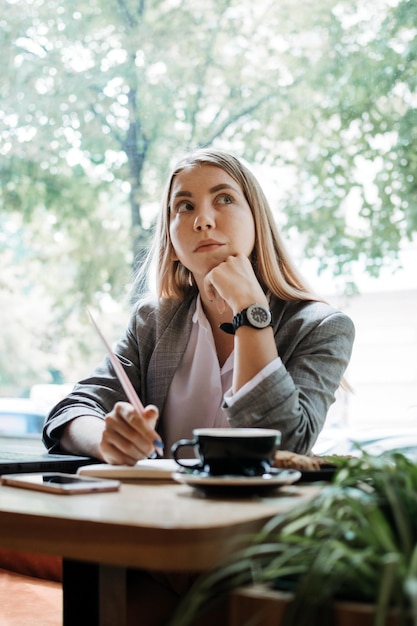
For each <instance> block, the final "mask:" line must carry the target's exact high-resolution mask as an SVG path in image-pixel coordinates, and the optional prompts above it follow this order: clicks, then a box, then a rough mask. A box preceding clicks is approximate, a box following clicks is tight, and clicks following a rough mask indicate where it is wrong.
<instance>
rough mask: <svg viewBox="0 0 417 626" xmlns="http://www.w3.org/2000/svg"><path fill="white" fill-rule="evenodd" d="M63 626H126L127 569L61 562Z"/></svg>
mask: <svg viewBox="0 0 417 626" xmlns="http://www.w3.org/2000/svg"><path fill="white" fill-rule="evenodd" d="M63 592H64V601H63V602H64V605H63V614H64V618H63V623H64V626H84V625H85V626H126V569H125V568H124V567H116V566H112V565H99V564H96V563H84V562H82V561H72V560H70V559H64V561H63Z"/></svg>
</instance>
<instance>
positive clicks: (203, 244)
mask: <svg viewBox="0 0 417 626" xmlns="http://www.w3.org/2000/svg"><path fill="white" fill-rule="evenodd" d="M223 245H224V244H223V243H221V242H220V241H213V240H212V239H207V241H200V243H199V244H198V245H197V247H196V248H195V250H194V252H209V251H210V250H215V249H216V248H219V247H220V246H223Z"/></svg>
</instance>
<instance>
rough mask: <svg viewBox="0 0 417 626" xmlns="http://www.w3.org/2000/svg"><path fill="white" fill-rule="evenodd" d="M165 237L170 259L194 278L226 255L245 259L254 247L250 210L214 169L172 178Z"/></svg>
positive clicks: (234, 186)
mask: <svg viewBox="0 0 417 626" xmlns="http://www.w3.org/2000/svg"><path fill="white" fill-rule="evenodd" d="M169 204H170V221H169V233H170V237H171V242H172V246H173V260H178V261H180V262H181V263H182V265H184V266H185V267H186V268H187V269H188V270H189V271H190V272H191V273H192V274H193V276H194V278H195V280H196V282H197V284H199V281H200V279H202V278H204V277H205V276H206V274H207V273H208V272H209V271H210V270H212V269H213V268H214V267H216V266H217V265H219V263H221V262H222V261H225V260H226V259H227V258H228V257H229V256H234V255H236V254H238V253H241V254H244V255H246V256H247V257H249V256H250V255H251V253H252V250H253V248H254V245H255V224H254V220H253V216H252V211H251V209H250V207H249V205H248V203H247V201H246V199H245V197H244V195H243V192H242V189H241V188H240V186H239V185H238V183H236V181H235V180H234V179H233V178H232V177H231V176H229V174H227V173H226V172H225V171H224V170H222V169H221V168H220V167H216V166H214V165H198V166H192V167H188V168H186V169H184V170H182V171H181V172H180V173H179V174H177V175H176V176H175V178H174V180H173V183H172V188H171V195H170V198H169Z"/></svg>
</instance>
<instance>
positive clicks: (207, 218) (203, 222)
mask: <svg viewBox="0 0 417 626" xmlns="http://www.w3.org/2000/svg"><path fill="white" fill-rule="evenodd" d="M214 226H215V222H214V218H213V216H212V215H211V213H210V211H208V210H203V211H198V212H197V215H196V216H195V219H194V229H195V230H197V231H201V230H208V229H210V228H214Z"/></svg>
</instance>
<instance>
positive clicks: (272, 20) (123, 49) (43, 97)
mask: <svg viewBox="0 0 417 626" xmlns="http://www.w3.org/2000/svg"><path fill="white" fill-rule="evenodd" d="M0 5H1V7H2V12H1V15H2V17H1V18H0V51H1V59H2V64H1V67H0V155H1V160H0V266H1V272H0V298H1V306H0V389H6V388H7V389H12V390H13V391H15V390H16V389H19V390H21V389H24V388H26V387H29V386H30V385H31V384H32V383H33V382H39V381H43V382H48V381H49V380H50V379H51V372H52V371H59V372H61V373H62V375H63V377H64V378H65V379H68V380H72V379H74V378H78V377H79V376H80V370H81V373H82V372H83V371H84V369H85V370H87V368H88V367H90V364H92V363H93V362H95V360H96V359H97V357H98V356H99V352H100V348H99V347H98V345H97V343H96V342H95V341H94V340H92V333H91V328H90V327H89V325H88V322H87V319H86V316H85V305H86V304H88V305H89V306H91V307H93V308H95V309H96V310H98V311H99V312H100V313H102V314H103V317H102V318H101V319H103V318H105V321H104V322H102V324H103V323H104V327H105V330H106V331H108V333H110V336H111V337H113V338H115V337H116V336H117V334H118V332H119V330H120V329H121V327H122V326H123V325H124V323H125V321H126V319H127V311H128V308H129V305H128V294H129V285H130V283H131V280H132V269H133V270H134V269H135V267H136V265H137V263H138V262H140V257H141V253H142V252H143V250H144V248H145V247H146V245H147V242H148V241H149V239H150V237H151V236H152V235H151V225H152V220H153V217H154V215H155V211H156V208H157V203H158V200H159V197H160V194H161V189H162V185H163V181H164V178H165V176H166V172H167V170H168V167H169V165H170V164H171V162H172V161H173V160H175V159H176V158H177V157H178V156H180V155H181V154H183V153H184V152H185V151H187V150H189V149H192V148H194V147H197V146H203V145H212V144H214V145H217V146H219V147H222V148H226V149H229V150H232V151H233V152H235V153H236V154H237V155H238V156H241V157H243V158H245V159H246V160H247V161H248V162H249V163H250V164H253V165H254V166H256V167H257V168H261V167H262V168H265V171H267V172H268V176H269V177H270V179H271V183H275V184H276V187H277V188H278V193H277V194H276V197H275V195H274V197H272V198H271V202H272V204H273V208H274V210H275V211H276V212H277V219H278V221H279V223H280V226H281V227H282V228H284V229H286V230H287V232H288V236H289V237H290V238H292V239H294V238H296V239H297V238H298V239H300V238H301V241H302V242H303V254H304V255H306V256H307V257H312V258H317V259H319V260H320V264H319V269H324V268H326V267H329V268H331V270H332V271H333V272H334V273H335V274H336V275H342V276H344V277H346V282H348V281H349V276H350V272H351V270H352V268H353V267H355V266H356V265H358V264H359V265H360V266H361V267H363V268H364V269H365V271H367V272H368V273H370V274H372V275H377V274H378V272H379V270H380V268H381V267H382V266H383V265H384V264H387V263H395V259H396V256H397V253H398V250H399V246H400V244H401V241H403V240H404V238H408V239H412V237H413V235H414V233H415V231H416V229H417V208H416V184H417V183H416V164H417V150H416V133H417V115H416V101H417V96H416V76H417V62H416V55H417V43H416V41H417V39H416V37H415V34H416V29H417V4H416V3H415V2H414V0H399V1H397V0H374V1H373V2H372V3H369V2H367V1H365V0H340V1H337V0H316V1H315V2H313V1H312V0H302V2H300V3H296V4H295V3H294V2H292V0H280V2H276V1H275V0H259V1H258V2H256V3H252V2H249V0H240V1H239V2H238V1H237V0H201V1H199V2H198V3H195V2H194V1H193V0H182V1H179V0H152V2H151V1H149V0H108V1H106V2H104V1H103V0H89V2H85V1H84V0H83V1H80V0H75V1H74V0H71V1H70V0H48V1H46V0H45V1H44V0H28V1H23V0H0Z"/></svg>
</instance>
